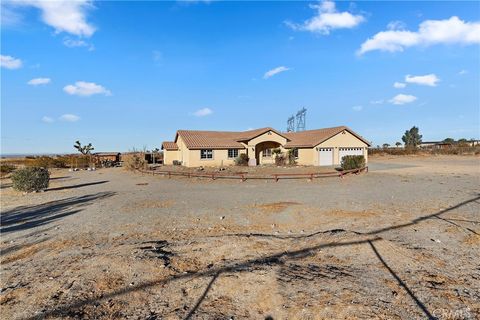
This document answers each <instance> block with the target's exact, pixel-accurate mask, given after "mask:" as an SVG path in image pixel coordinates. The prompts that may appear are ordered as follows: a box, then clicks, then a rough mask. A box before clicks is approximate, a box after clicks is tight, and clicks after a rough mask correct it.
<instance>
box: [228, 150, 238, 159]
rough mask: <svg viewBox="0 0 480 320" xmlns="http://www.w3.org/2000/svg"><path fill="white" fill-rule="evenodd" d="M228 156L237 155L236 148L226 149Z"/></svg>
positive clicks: (233, 156) (234, 156)
mask: <svg viewBox="0 0 480 320" xmlns="http://www.w3.org/2000/svg"><path fill="white" fill-rule="evenodd" d="M228 157H229V158H230V159H231V158H236V157H238V149H228Z"/></svg>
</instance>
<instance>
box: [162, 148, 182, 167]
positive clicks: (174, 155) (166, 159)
mask: <svg viewBox="0 0 480 320" xmlns="http://www.w3.org/2000/svg"><path fill="white" fill-rule="evenodd" d="M173 160H180V152H179V151H178V150H163V163H164V164H173Z"/></svg>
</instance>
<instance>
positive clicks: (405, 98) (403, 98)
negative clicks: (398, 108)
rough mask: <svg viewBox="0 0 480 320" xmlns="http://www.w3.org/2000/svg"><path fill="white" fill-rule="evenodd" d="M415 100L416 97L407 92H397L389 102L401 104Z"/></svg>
mask: <svg viewBox="0 0 480 320" xmlns="http://www.w3.org/2000/svg"><path fill="white" fill-rule="evenodd" d="M415 100H417V97H415V96H412V95H409V94H397V95H396V96H395V97H393V98H392V99H390V100H389V102H390V103H393V104H397V105H402V104H406V103H411V102H413V101H415Z"/></svg>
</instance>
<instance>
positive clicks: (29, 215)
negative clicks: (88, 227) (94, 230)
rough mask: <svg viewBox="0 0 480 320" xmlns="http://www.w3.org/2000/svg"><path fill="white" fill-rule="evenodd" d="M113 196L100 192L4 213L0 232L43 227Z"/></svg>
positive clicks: (1, 218)
mask: <svg viewBox="0 0 480 320" xmlns="http://www.w3.org/2000/svg"><path fill="white" fill-rule="evenodd" d="M113 195H115V192H100V193H96V194H89V195H85V196H81V197H70V198H65V199H61V200H56V201H50V202H47V203H44V204H40V205H34V206H22V207H17V208H14V209H11V210H8V211H4V212H2V213H1V216H0V232H1V233H7V232H14V231H20V230H27V229H31V228H35V227H39V226H43V225H46V224H48V223H50V222H52V221H56V220H58V219H61V218H64V217H66V216H70V215H72V214H75V213H78V212H80V211H81V210H82V208H83V207H85V206H87V205H89V204H91V203H92V202H93V201H95V200H100V199H104V198H108V197H111V196H113Z"/></svg>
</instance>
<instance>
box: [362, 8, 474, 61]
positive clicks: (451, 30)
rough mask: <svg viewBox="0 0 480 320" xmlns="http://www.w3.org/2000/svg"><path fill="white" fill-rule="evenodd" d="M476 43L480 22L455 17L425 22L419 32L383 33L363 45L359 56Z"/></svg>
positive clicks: (391, 31) (397, 31)
mask: <svg viewBox="0 0 480 320" xmlns="http://www.w3.org/2000/svg"><path fill="white" fill-rule="evenodd" d="M476 43H480V22H465V21H463V20H460V19H459V18H458V17H456V16H453V17H451V18H450V19H446V20H426V21H423V22H422V23H421V24H420V26H419V28H418V31H406V30H402V29H400V30H388V31H381V32H379V33H377V34H376V35H374V36H373V37H372V38H369V39H367V40H366V41H365V42H364V43H362V45H361V47H360V49H359V50H358V51H357V54H360V55H361V54H364V53H365V52H368V51H373V50H380V51H388V52H396V51H403V50H404V49H405V48H408V47H412V46H430V45H435V44H463V45H468V44H476Z"/></svg>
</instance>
